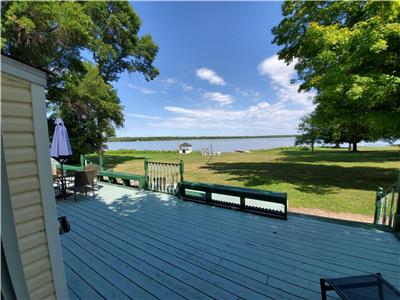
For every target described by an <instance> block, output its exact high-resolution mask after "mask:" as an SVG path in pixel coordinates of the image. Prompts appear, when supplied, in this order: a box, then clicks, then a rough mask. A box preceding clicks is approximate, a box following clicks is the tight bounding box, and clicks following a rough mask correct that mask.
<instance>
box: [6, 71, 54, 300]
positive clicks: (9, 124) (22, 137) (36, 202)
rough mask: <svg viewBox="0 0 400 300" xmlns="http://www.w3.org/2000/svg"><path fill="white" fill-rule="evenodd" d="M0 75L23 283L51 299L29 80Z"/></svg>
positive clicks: (33, 295)
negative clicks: (24, 280) (23, 276)
mask: <svg viewBox="0 0 400 300" xmlns="http://www.w3.org/2000/svg"><path fill="white" fill-rule="evenodd" d="M1 79H2V83H1V91H2V92H1V105H2V107H1V108H2V111H1V117H2V118H1V120H2V121H1V123H2V135H3V145H4V153H5V163H6V168H7V174H8V183H9V189H10V198H11V205H12V209H13V213H14V220H15V226H16V232H17V237H18V243H19V248H20V252H21V259H22V264H23V268H24V273H25V278H26V282H27V287H28V291H29V295H30V297H31V299H44V298H47V297H50V298H53V299H54V298H55V288H54V283H53V274H52V271H51V263H50V256H49V250H48V244H47V238H46V232H45V220H44V211H43V205H42V195H41V190H40V180H39V171H38V165H37V156H36V145H35V132H34V125H33V124H34V120H33V110H32V96H31V83H30V82H29V81H25V80H22V79H19V78H16V77H14V76H10V75H7V74H4V73H2V76H1ZM3 180H4V179H3Z"/></svg>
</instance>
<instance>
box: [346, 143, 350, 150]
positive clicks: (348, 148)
mask: <svg viewBox="0 0 400 300" xmlns="http://www.w3.org/2000/svg"><path fill="white" fill-rule="evenodd" d="M347 150H349V151H351V143H349V146H348V147H347Z"/></svg>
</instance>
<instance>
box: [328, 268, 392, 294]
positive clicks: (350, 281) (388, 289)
mask: <svg viewBox="0 0 400 300" xmlns="http://www.w3.org/2000/svg"><path fill="white" fill-rule="evenodd" d="M320 282H321V296H322V300H326V291H332V290H334V291H335V292H336V293H337V294H338V295H339V296H340V299H346V300H368V299H370V300H400V292H399V291H398V290H397V289H396V288H395V287H394V286H392V285H391V284H390V283H389V282H387V281H386V280H385V279H383V277H382V276H381V273H376V274H369V275H361V276H351V277H342V278H334V279H324V278H321V279H320Z"/></svg>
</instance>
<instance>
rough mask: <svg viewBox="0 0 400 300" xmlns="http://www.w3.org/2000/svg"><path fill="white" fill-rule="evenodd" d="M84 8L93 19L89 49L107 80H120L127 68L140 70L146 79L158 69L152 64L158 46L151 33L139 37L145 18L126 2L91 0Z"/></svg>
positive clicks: (156, 72) (135, 70) (128, 69)
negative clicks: (142, 21)
mask: <svg viewBox="0 0 400 300" xmlns="http://www.w3.org/2000/svg"><path fill="white" fill-rule="evenodd" d="M82 5H83V7H84V11H85V12H86V14H87V15H88V16H89V17H90V18H91V20H92V26H91V28H90V36H92V37H93V38H92V39H91V40H90V43H89V44H88V49H89V50H90V51H91V53H92V55H93V59H94V61H95V62H96V65H97V66H98V68H99V71H100V75H101V76H102V77H103V79H104V81H106V82H112V81H115V80H118V75H119V74H120V73H122V72H124V71H128V72H140V73H142V74H143V75H144V77H145V79H146V80H152V79H154V78H155V77H156V76H157V75H158V74H159V72H158V70H157V69H156V68H155V67H154V66H153V65H152V63H153V61H154V59H155V57H156V55H157V52H158V47H157V45H156V44H155V43H154V42H153V40H152V38H151V36H149V35H143V36H142V37H140V38H139V37H138V32H139V29H140V25H141V21H140V18H139V17H138V15H137V14H136V13H135V11H134V10H133V8H132V6H131V5H130V4H129V3H128V2H126V1H100V2H99V1H87V2H84V3H83V4H82Z"/></svg>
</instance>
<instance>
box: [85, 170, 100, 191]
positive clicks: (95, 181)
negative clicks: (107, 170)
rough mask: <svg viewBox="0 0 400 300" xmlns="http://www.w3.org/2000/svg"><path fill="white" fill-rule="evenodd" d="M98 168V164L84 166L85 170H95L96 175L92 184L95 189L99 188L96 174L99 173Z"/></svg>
mask: <svg viewBox="0 0 400 300" xmlns="http://www.w3.org/2000/svg"><path fill="white" fill-rule="evenodd" d="M99 169H100V168H99V166H98V165H87V166H85V171H90V170H95V171H96V176H95V177H94V185H95V187H96V189H97V190H98V189H99V186H98V179H97V176H98V174H99Z"/></svg>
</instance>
